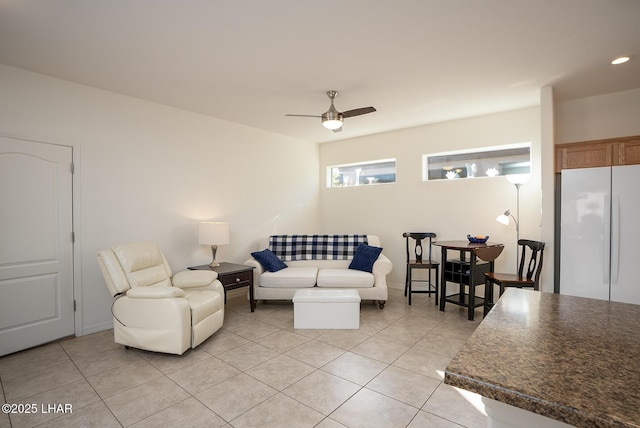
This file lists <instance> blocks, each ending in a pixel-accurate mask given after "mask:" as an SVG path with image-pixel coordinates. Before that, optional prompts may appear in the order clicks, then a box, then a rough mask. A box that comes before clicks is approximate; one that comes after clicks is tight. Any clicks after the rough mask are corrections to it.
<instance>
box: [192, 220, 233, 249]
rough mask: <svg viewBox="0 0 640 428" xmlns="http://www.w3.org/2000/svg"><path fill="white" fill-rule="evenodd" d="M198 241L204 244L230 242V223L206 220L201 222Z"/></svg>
mask: <svg viewBox="0 0 640 428" xmlns="http://www.w3.org/2000/svg"><path fill="white" fill-rule="evenodd" d="M198 242H199V243H200V244H202V245H224V244H228V243H229V223H226V222H213V221H204V222H201V223H200V228H199V233H198Z"/></svg>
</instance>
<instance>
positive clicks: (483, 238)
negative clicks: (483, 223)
mask: <svg viewBox="0 0 640 428" xmlns="http://www.w3.org/2000/svg"><path fill="white" fill-rule="evenodd" d="M467 239H468V240H469V242H471V243H472V244H484V243H485V242H487V240H488V239H489V235H476V236H471V235H467Z"/></svg>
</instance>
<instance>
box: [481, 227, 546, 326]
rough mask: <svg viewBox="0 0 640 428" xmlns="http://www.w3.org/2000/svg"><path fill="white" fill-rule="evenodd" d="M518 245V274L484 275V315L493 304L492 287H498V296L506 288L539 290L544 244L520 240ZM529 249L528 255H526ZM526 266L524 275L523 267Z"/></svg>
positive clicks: (491, 273) (490, 273) (492, 273)
mask: <svg viewBox="0 0 640 428" xmlns="http://www.w3.org/2000/svg"><path fill="white" fill-rule="evenodd" d="M518 245H519V246H520V247H521V252H522V255H521V256H520V265H519V268H518V273H517V274H513V273H495V272H488V273H485V274H484V278H485V291H484V292H485V299H484V314H485V315H486V314H487V312H489V311H490V310H491V308H492V307H493V305H494V302H493V286H494V285H498V286H499V287H500V295H499V296H498V298H499V297H500V296H502V293H504V289H505V288H506V287H516V288H533V289H534V290H536V291H537V290H539V289H540V273H541V272H542V255H543V254H544V242H539V241H531V240H528V239H520V240H519V241H518ZM527 249H529V252H528V253H529V254H527ZM525 263H526V264H527V271H526V273H525V271H524V266H525Z"/></svg>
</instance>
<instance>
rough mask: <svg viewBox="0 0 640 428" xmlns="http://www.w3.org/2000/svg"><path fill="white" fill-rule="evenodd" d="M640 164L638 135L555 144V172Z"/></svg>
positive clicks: (639, 138) (639, 140)
mask: <svg viewBox="0 0 640 428" xmlns="http://www.w3.org/2000/svg"><path fill="white" fill-rule="evenodd" d="M638 164H640V135H636V136H632V137H620V138H611V139H607V140H597V141H585V142H581V143H568V144H558V145H556V172H560V171H561V170H563V169H576V168H594V167H600V166H618V165H638Z"/></svg>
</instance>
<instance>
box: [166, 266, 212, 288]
mask: <svg viewBox="0 0 640 428" xmlns="http://www.w3.org/2000/svg"><path fill="white" fill-rule="evenodd" d="M216 279H218V272H215V271H212V270H185V271H182V272H178V273H177V274H175V275H174V276H173V278H171V282H172V284H173V286H174V287H178V288H193V287H206V286H207V285H211V284H213V282H214V281H215V280H216Z"/></svg>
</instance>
